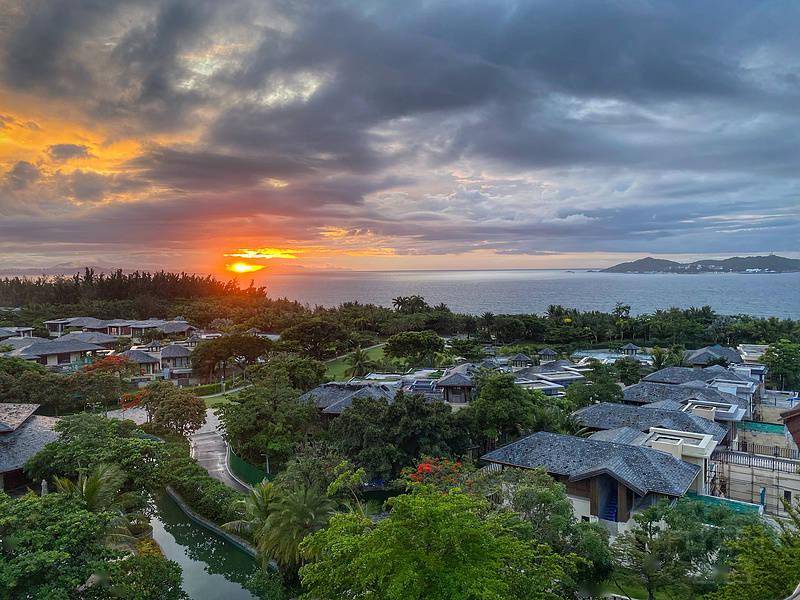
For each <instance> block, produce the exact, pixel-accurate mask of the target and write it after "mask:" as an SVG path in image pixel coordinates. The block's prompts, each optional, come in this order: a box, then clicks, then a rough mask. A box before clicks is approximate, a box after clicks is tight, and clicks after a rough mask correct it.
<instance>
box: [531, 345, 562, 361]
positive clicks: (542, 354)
mask: <svg viewBox="0 0 800 600" xmlns="http://www.w3.org/2000/svg"><path fill="white" fill-rule="evenodd" d="M536 354H537V356H538V357H539V362H541V363H546V362H550V361H551V360H555V359H557V358H558V353H557V352H556V351H555V350H553V349H551V348H542V349H541V350H539V352H537V353H536Z"/></svg>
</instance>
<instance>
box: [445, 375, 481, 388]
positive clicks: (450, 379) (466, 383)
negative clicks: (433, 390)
mask: <svg viewBox="0 0 800 600" xmlns="http://www.w3.org/2000/svg"><path fill="white" fill-rule="evenodd" d="M436 385H438V386H439V387H474V386H475V382H474V381H473V380H472V378H471V377H468V376H467V375H464V374H463V373H450V374H449V375H445V376H444V377H442V378H441V379H440V380H439V381H437V382H436Z"/></svg>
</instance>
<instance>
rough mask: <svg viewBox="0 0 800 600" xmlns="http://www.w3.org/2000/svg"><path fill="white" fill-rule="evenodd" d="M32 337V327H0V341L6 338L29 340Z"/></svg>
mask: <svg viewBox="0 0 800 600" xmlns="http://www.w3.org/2000/svg"><path fill="white" fill-rule="evenodd" d="M32 335H33V327H10V326H6V325H3V326H2V327H0V341H1V340H5V339H7V338H26V337H27V338H29V337H31V336H32Z"/></svg>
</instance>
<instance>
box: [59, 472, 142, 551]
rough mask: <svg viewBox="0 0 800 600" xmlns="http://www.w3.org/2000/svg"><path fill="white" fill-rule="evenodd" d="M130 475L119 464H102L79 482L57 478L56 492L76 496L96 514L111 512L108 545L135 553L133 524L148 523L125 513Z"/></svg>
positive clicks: (136, 515)
mask: <svg viewBox="0 0 800 600" xmlns="http://www.w3.org/2000/svg"><path fill="white" fill-rule="evenodd" d="M126 479H127V475H126V474H125V471H123V470H122V469H121V468H120V467H119V465H115V464H107V463H103V464H99V465H97V466H96V467H95V468H94V469H92V471H91V472H90V473H89V474H88V475H87V474H86V473H80V474H78V480H77V481H72V480H71V479H67V478H66V477H58V476H55V477H54V478H53V482H54V483H55V488H56V491H57V492H59V493H62V494H68V495H71V496H77V497H78V498H80V499H82V500H83V501H84V502H85V503H86V508H87V509H88V510H89V511H91V512H94V513H99V512H108V513H112V514H113V515H114V517H113V518H112V519H111V521H110V522H109V526H108V533H107V534H106V544H107V545H108V546H111V547H113V548H117V549H121V550H132V548H133V546H134V544H135V542H136V538H134V536H133V535H131V530H130V528H131V526H132V522H133V521H136V522H139V523H142V522H145V523H146V518H145V517H143V516H142V515H141V514H139V513H126V511H125V507H126V506H128V505H129V503H130V501H131V494H130V493H127V492H122V485H123V484H124V483H125V480H126Z"/></svg>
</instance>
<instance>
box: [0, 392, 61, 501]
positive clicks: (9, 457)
mask: <svg viewBox="0 0 800 600" xmlns="http://www.w3.org/2000/svg"><path fill="white" fill-rule="evenodd" d="M38 408H39V405H38V404H10V403H0V490H11V489H14V488H17V487H19V486H21V485H23V484H24V483H25V481H26V479H25V475H24V473H23V470H22V469H23V467H24V466H25V463H26V462H28V460H29V459H30V458H32V457H33V456H34V455H35V454H36V453H37V452H39V450H41V449H42V448H44V447H45V446H46V445H47V444H49V443H50V442H53V441H55V440H56V439H57V438H58V433H57V432H56V431H53V427H54V426H55V424H56V423H57V422H58V419H57V418H55V417H41V416H38V415H34V413H35V412H36V410H37V409H38Z"/></svg>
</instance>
